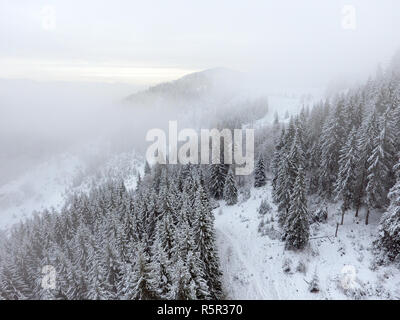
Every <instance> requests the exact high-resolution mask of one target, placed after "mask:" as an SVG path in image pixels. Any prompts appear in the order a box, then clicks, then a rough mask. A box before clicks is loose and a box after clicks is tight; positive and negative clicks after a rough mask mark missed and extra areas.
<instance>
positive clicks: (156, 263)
mask: <svg viewBox="0 0 400 320" xmlns="http://www.w3.org/2000/svg"><path fill="white" fill-rule="evenodd" d="M151 254H152V255H151V263H150V268H151V277H152V278H153V279H154V289H155V291H156V294H157V297H158V298H159V299H168V297H169V296H170V294H171V288H172V284H173V283H172V279H173V261H172V256H171V259H170V258H169V257H168V254H167V252H166V251H165V248H164V247H163V245H162V241H161V238H160V237H158V236H157V235H156V238H155V240H154V242H153V245H152V248H151Z"/></svg>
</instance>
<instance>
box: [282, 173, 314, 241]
mask: <svg viewBox="0 0 400 320" xmlns="http://www.w3.org/2000/svg"><path fill="white" fill-rule="evenodd" d="M309 229H310V226H309V214H308V209H307V199H306V195H305V183H304V173H303V169H302V168H301V167H300V168H299V169H298V173H297V177H296V181H295V184H294V187H293V191H292V193H291V196H290V208H289V215H288V218H287V221H286V224H285V227H284V237H285V241H286V244H285V247H286V248H287V249H303V248H304V247H305V246H306V245H307V243H308V239H309V236H310V230H309Z"/></svg>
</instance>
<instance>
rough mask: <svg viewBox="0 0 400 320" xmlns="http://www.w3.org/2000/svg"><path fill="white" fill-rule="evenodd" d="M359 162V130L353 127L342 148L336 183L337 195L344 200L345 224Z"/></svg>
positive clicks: (351, 201)
mask: <svg viewBox="0 0 400 320" xmlns="http://www.w3.org/2000/svg"><path fill="white" fill-rule="evenodd" d="M357 163H358V149H357V132H356V129H355V128H353V129H352V130H351V131H350V134H349V137H348V140H347V142H346V144H345V145H344V146H343V147H342V149H341V150H340V155H339V172H338V175H337V180H336V183H335V193H336V197H337V198H338V199H341V200H342V201H343V205H342V213H343V214H342V222H341V224H343V218H344V212H345V211H346V210H348V209H349V208H350V206H351V204H352V203H353V202H354V189H355V185H356V166H357Z"/></svg>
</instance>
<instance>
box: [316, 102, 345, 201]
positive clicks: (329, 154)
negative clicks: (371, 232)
mask: <svg viewBox="0 0 400 320" xmlns="http://www.w3.org/2000/svg"><path fill="white" fill-rule="evenodd" d="M345 119H346V115H345V108H344V101H343V99H342V98H337V102H336V104H335V105H334V107H333V108H332V109H331V111H330V114H329V117H328V118H327V120H326V122H325V124H324V128H323V131H322V136H321V142H322V145H321V164H320V168H319V176H320V179H319V185H320V192H321V193H322V195H323V196H325V197H327V198H331V196H332V193H333V184H334V182H335V181H336V174H337V172H338V166H339V161H338V159H339V150H340V147H341V146H342V145H343V141H344V138H345V125H346V120H345Z"/></svg>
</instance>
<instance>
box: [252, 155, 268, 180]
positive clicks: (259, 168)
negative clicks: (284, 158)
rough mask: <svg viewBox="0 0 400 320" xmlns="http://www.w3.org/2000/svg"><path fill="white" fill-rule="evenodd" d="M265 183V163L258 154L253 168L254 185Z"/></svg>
mask: <svg viewBox="0 0 400 320" xmlns="http://www.w3.org/2000/svg"><path fill="white" fill-rule="evenodd" d="M266 183H267V177H266V173H265V163H264V157H262V156H260V157H259V158H258V160H257V163H256V168H255V170H254V186H255V187H256V188H260V187H263V186H265V184H266Z"/></svg>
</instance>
